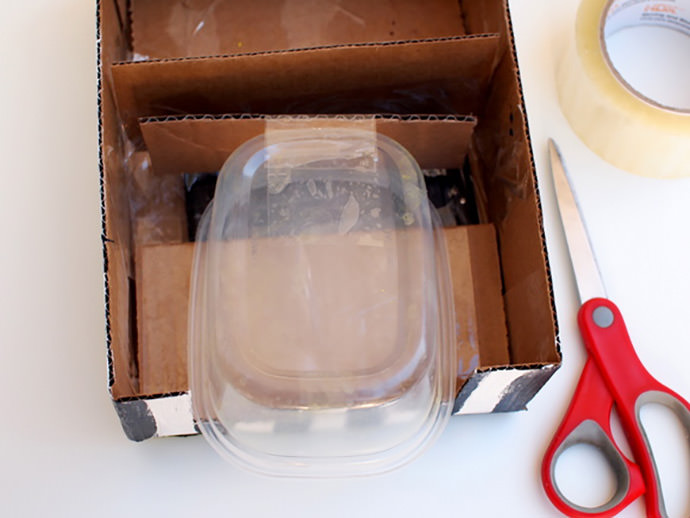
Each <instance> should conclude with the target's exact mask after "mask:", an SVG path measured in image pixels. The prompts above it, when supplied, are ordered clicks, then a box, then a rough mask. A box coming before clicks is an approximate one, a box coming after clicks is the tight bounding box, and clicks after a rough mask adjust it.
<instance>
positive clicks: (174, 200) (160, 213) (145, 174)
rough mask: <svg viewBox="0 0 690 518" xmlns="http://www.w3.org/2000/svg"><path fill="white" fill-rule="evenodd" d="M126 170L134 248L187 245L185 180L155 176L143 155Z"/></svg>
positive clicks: (136, 155)
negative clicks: (185, 243)
mask: <svg viewBox="0 0 690 518" xmlns="http://www.w3.org/2000/svg"><path fill="white" fill-rule="evenodd" d="M126 166H127V178H128V180H129V181H128V190H129V201H130V211H131V217H132V239H133V244H134V247H135V248H136V247H139V246H146V245H155V244H166V243H167V244H173V243H182V242H185V241H188V238H189V235H188V231H187V221H186V217H185V198H184V188H183V179H182V178H181V177H179V176H173V175H158V174H156V172H155V171H154V170H153V168H152V167H151V161H150V159H149V156H148V153H146V152H144V151H135V152H132V153H130V155H129V159H128V160H127V163H126Z"/></svg>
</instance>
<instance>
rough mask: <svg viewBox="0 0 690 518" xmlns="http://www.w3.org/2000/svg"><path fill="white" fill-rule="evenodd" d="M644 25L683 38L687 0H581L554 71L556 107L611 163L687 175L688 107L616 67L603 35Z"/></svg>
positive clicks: (689, 28)
mask: <svg viewBox="0 0 690 518" xmlns="http://www.w3.org/2000/svg"><path fill="white" fill-rule="evenodd" d="M639 25H652V26H658V27H663V28H667V29H669V30H675V31H679V32H681V33H682V34H684V35H686V36H688V37H690V0H627V1H621V0H583V1H582V2H581V4H580V8H579V10H578V14H577V19H576V23H575V34H574V37H573V38H572V45H571V46H570V48H569V49H568V51H567V53H566V56H565V58H564V59H563V60H561V62H560V66H559V68H558V70H557V86H558V93H559V98H560V103H561V108H562V110H563V113H564V114H565V116H566V118H567V119H568V121H569V122H570V125H571V126H572V128H573V130H574V131H575V133H577V135H578V136H579V137H580V139H581V140H582V141H583V142H584V143H585V144H586V145H587V146H588V147H589V148H590V149H592V150H593V151H594V152H595V153H597V154H598V155H599V156H601V157H602V158H604V159H605V160H606V161H608V162H610V163H611V164H613V165H615V166H617V167H619V168H621V169H625V170H627V171H630V172H633V173H636V174H640V175H644V176H652V177H660V178H674V177H684V176H690V109H685V108H679V107H673V106H668V105H665V104H662V103H661V102H658V101H657V100H654V99H651V98H649V97H647V96H645V95H643V94H642V93H640V92H639V91H638V90H636V89H635V88H634V87H632V86H631V85H630V84H629V83H628V82H627V81H626V80H625V79H624V78H623V77H622V76H621V74H620V73H619V72H618V70H616V67H615V66H614V64H613V63H612V60H611V57H610V55H609V53H608V50H607V47H606V39H607V38H608V37H610V36H611V35H612V34H615V33H616V32H618V31H619V30H622V29H624V28H628V27H634V26H639Z"/></svg>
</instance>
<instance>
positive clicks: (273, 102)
mask: <svg viewBox="0 0 690 518" xmlns="http://www.w3.org/2000/svg"><path fill="white" fill-rule="evenodd" d="M148 1H149V2H150V3H149V4H147V6H148V8H149V11H148V14H147V15H146V16H144V15H143V14H142V13H143V11H139V9H142V7H141V5H144V4H146V3H147V0H132V1H130V2H127V1H125V0H100V1H98V45H99V49H98V57H99V136H100V140H99V146H100V149H99V151H100V154H99V166H100V174H101V181H102V189H101V201H102V207H103V208H102V210H103V212H102V214H103V243H104V269H105V282H106V317H107V343H108V358H109V362H108V368H109V385H110V390H111V393H112V396H113V398H114V400H115V406H116V409H117V411H118V414H119V415H120V418H121V421H122V424H123V428H124V429H125V432H126V433H127V435H128V436H129V437H130V438H132V439H135V440H142V439H145V438H148V437H151V436H154V435H157V434H158V435H168V434H176V433H191V432H190V430H191V431H193V422H192V418H191V414H190V412H189V395H188V394H186V393H180V392H177V391H178V389H179V388H180V385H178V386H174V384H171V385H170V386H169V387H167V386H166V385H167V382H166V381H165V378H161V379H159V381H158V382H157V383H159V384H158V386H157V387H155V388H152V389H151V392H156V394H152V393H150V392H147V394H144V393H143V392H142V391H141V387H140V382H141V383H144V384H145V383H146V381H145V380H140V372H139V370H140V365H139V364H140V359H141V363H142V364H146V360H144V359H143V358H145V357H146V355H147V354H148V353H146V352H145V349H146V346H145V345H143V344H142V343H140V342H141V341H147V340H148V338H147V339H145V340H144V339H143V338H140V337H141V336H142V334H141V333H142V330H141V328H140V326H141V321H142V320H143V317H140V318H139V319H137V314H141V311H140V309H138V308H137V301H136V298H135V296H134V294H135V288H136V291H137V293H139V292H140V291H141V289H142V288H143V289H145V290H147V292H149V291H150V289H151V283H150V282H148V281H144V282H143V284H142V286H139V282H140V278H149V279H150V278H151V276H152V275H156V274H157V273H161V270H156V272H154V273H152V274H144V273H139V274H137V271H141V268H142V265H141V264H139V261H138V260H136V258H135V257H134V255H135V254H134V250H135V249H136V243H137V242H139V241H140V240H141V238H140V236H141V232H136V228H137V225H140V222H138V221H137V217H135V216H134V214H133V212H132V210H131V206H130V188H131V177H130V173H131V168H132V160H131V157H132V156H133V152H134V151H135V150H136V149H138V150H139V151H144V152H147V151H148V149H146V147H147V145H148V143H146V142H144V141H140V140H139V139H138V137H140V136H141V133H140V132H139V124H138V122H139V119H140V118H142V117H144V118H146V117H161V116H167V115H174V116H175V117H179V118H183V119H184V118H185V117H188V116H195V115H200V114H210V115H212V116H220V118H222V114H224V113H238V114H240V113H241V114H247V113H270V114H281V113H286V114H290V113H308V114H319V113H324V114H334V113H371V114H386V113H396V114H399V115H403V116H404V115H409V114H412V113H417V114H439V113H440V114H452V115H455V116H459V117H460V118H462V117H463V116H470V115H471V116H473V117H475V118H476V119H477V124H476V127H475V128H474V132H473V133H472V136H471V139H470V146H469V153H468V158H469V165H470V168H471V170H472V174H473V176H474V180H475V182H474V183H475V187H476V189H477V198H478V203H479V208H480V213H481V221H483V222H485V223H487V224H489V225H490V226H489V227H486V228H488V229H489V230H487V231H485V232H489V233H491V234H492V239H493V232H494V231H495V234H496V235H495V238H496V241H497V246H495V247H494V245H493V241H492V239H488V238H486V236H484V237H481V236H480V237H477V236H479V235H480V234H478V233H477V232H476V231H474V230H472V231H469V233H470V234H472V237H471V238H469V237H468V239H470V240H471V242H469V241H468V243H469V244H468V246H469V248H470V250H471V254H470V256H471V257H470V267H471V268H470V269H472V273H471V275H469V276H468V277H466V278H465V281H466V282H469V281H470V280H471V281H472V285H473V286H480V285H484V283H485V282H489V283H490V284H491V283H494V282H495V281H496V279H498V280H500V282H501V284H502V290H503V296H502V297H500V298H499V297H498V296H496V297H493V296H487V294H486V293H485V292H484V291H483V290H475V289H474V288H473V291H474V292H475V296H474V305H475V308H476V312H475V315H476V318H475V320H476V322H477V326H478V327H477V334H478V336H479V337H480V341H481V342H486V341H487V340H488V341H492V340H493V339H494V338H496V339H498V338H500V336H505V334H504V333H506V332H507V339H508V344H509V345H508V347H509V350H508V359H507V360H506V356H505V350H503V351H502V350H501V348H500V347H499V348H497V349H490V350H489V352H488V353H483V354H481V355H480V356H481V359H480V362H479V363H478V364H477V365H476V366H475V365H469V363H470V362H468V365H467V368H468V371H467V372H468V373H469V378H468V379H467V382H465V383H464V385H463V386H462V387H461V391H460V394H459V396H458V399H457V400H456V410H457V411H463V409H462V408H461V407H462V406H463V405H465V406H469V407H471V409H470V410H468V411H483V412H485V411H506V410H517V409H520V408H524V405H525V404H526V402H528V401H529V400H530V399H531V398H532V396H533V395H534V394H535V393H536V391H537V390H538V389H539V388H540V387H541V386H542V385H543V383H545V382H546V380H548V378H549V377H550V376H551V375H552V374H553V372H554V371H555V369H556V368H557V367H558V365H559V363H560V351H559V349H558V345H557V341H556V320H555V309H554V304H553V300H552V297H551V282H550V275H549V270H548V263H547V257H546V250H545V247H544V236H543V226H542V221H541V208H540V202H539V193H538V186H537V183H536V175H535V173H534V164H533V161H532V155H531V149H530V144H529V136H528V131H527V126H526V117H525V113H524V110H525V106H524V102H523V99H522V94H521V89H520V83H519V72H518V69H517V62H516V57H515V48H514V42H513V37H512V30H511V27H510V19H509V13H508V9H507V3H506V1H505V0H484V1H470V0H464V1H460V2H458V4H455V2H450V1H446V0H437V1H433V2H431V1H430V2H422V1H419V2H413V1H412V0H392V1H393V2H395V10H396V18H395V20H396V24H398V23H399V24H401V26H404V27H405V28H404V29H401V32H395V31H394V34H393V35H390V34H389V38H390V39H389V38H385V29H386V28H388V26H387V25H386V23H387V22H386V16H387V15H386V14H385V13H386V12H387V11H386V9H388V7H387V6H388V5H392V4H391V3H390V2H364V1H363V0H361V1H357V0H348V1H343V2H339V3H340V4H341V5H345V6H346V7H347V8H348V12H349V13H350V14H352V13H355V14H356V16H359V17H361V18H362V19H363V20H365V21H369V20H371V22H370V23H368V24H367V23H365V24H364V25H362V30H361V32H360V31H359V29H355V26H354V25H353V24H351V23H350V22H347V24H346V25H349V28H348V29H347V30H345V29H343V31H344V32H342V33H338V32H337V31H336V32H333V31H332V30H331V28H329V25H328V23H327V22H324V12H323V11H322V10H321V9H319V8H318V7H314V8H313V9H310V10H309V12H306V11H307V10H304V11H305V12H304V18H300V19H299V20H297V19H294V20H292V22H290V23H293V22H294V24H295V25H294V26H295V27H299V28H300V30H303V29H305V28H308V29H307V30H306V31H305V32H306V33H308V34H309V38H311V39H309V40H305V41H306V43H305V45H309V46H311V45H312V44H313V45H315V46H316V47H318V48H312V49H310V50H296V49H295V48H294V45H295V44H294V43H291V41H290V40H289V39H286V38H285V35H284V34H283V33H282V32H281V31H282V29H278V28H277V27H276V25H275V22H273V24H272V25H271V24H263V22H264V20H268V19H271V16H274V12H273V10H275V9H277V7H276V6H277V5H278V4H279V3H280V2H279V0H255V1H253V2H241V1H240V2H238V1H235V2H228V4H227V6H226V7H228V8H230V9H233V8H234V7H235V6H237V7H239V6H242V11H241V12H242V13H244V14H246V15H247V16H249V15H250V14H251V13H252V12H253V13H263V15H264V16H257V17H256V18H252V23H251V24H249V22H243V24H246V26H247V27H250V26H251V27H252V31H255V32H256V33H260V34H261V35H262V39H261V40H260V41H259V40H253V41H249V40H247V41H245V39H246V38H244V37H243V38H242V40H241V41H242V42H243V44H242V45H243V46H242V47H241V48H239V49H232V50H231V47H232V45H237V41H235V40H233V36H232V34H229V35H228V39H227V40H226V41H225V42H224V43H223V44H222V46H225V47H224V48H225V50H222V52H224V53H226V54H227V55H222V56H214V57H209V58H189V57H185V56H191V55H193V54H195V53H197V50H198V47H197V48H196V49H195V48H194V47H193V46H191V47H190V46H189V45H187V44H185V45H183V46H182V47H179V46H178V47H177V50H175V49H172V50H169V53H168V54H165V53H162V54H160V57H165V59H161V60H151V61H141V62H136V63H134V62H131V59H133V58H136V59H142V58H145V56H143V55H142V54H144V53H145V52H143V51H146V52H151V53H152V54H153V53H154V51H155V49H156V48H159V49H161V48H164V47H166V46H167V48H168V49H171V48H172V47H170V45H171V41H172V40H168V41H163V40H164V38H163V39H158V40H155V35H156V34H158V35H160V34H161V31H159V30H158V28H159V27H160V25H158V26H157V25H156V24H163V25H165V24H166V23H168V22H169V21H171V20H172V19H173V18H174V17H173V18H171V17H167V19H164V17H163V16H161V19H160V20H156V19H155V18H156V16H158V13H159V12H158V9H159V8H160V9H168V10H169V11H172V10H174V9H176V7H175V6H179V5H182V1H181V0H166V5H165V6H162V7H157V6H156V4H157V3H160V1H161V0H148ZM289 1H290V0H284V3H283V4H281V5H285V4H287V3H288V2H289ZM197 2H200V3H203V0H190V2H185V5H191V6H195V5H199V3H197ZM330 4H331V3H330V2H328V1H327V0H323V2H319V5H321V6H325V5H330ZM451 4H455V5H459V8H458V14H457V16H456V15H455V14H453V15H450V14H448V11H444V9H455V7H454V6H453V5H451ZM218 5H220V3H219V4H218ZM126 6H128V7H129V8H130V9H131V11H130V12H129V13H128V12H127V11H126V9H125V7H126ZM269 7H271V9H272V11H271V12H270V13H268V14H267V11H266V10H267V9H268V8H269ZM154 8H155V10H154ZM281 9H282V8H281ZM359 9H362V11H359ZM453 12H455V11H453ZM381 13H383V14H381ZM440 13H445V14H440ZM244 14H243V15H244ZM341 14H342V15H343V16H349V15H348V14H346V13H341ZM341 14H337V15H336V16H341ZM252 16H253V15H252ZM350 18H351V19H353V18H352V17H350ZM177 20H178V21H177V22H174V23H173V26H170V24H168V27H167V29H168V31H172V32H170V33H171V34H176V37H175V42H173V43H174V44H178V45H179V42H180V41H181V39H180V38H181V37H178V36H177V34H179V31H178V29H180V23H179V19H177ZM247 20H248V19H247ZM376 20H378V21H376ZM403 20H407V21H404V22H403ZM458 20H459V23H458V24H457V25H456V22H457V21H458ZM353 21H354V19H353ZM392 21H393V19H391V23H392ZM131 22H133V23H134V25H135V26H134V28H133V27H132V25H131ZM176 23H177V26H175V24H176ZM207 23H209V25H208V27H212V26H213V23H212V22H211V21H208V20H207ZM149 24H153V25H150V26H149ZM415 25H416V26H418V27H420V29H419V30H420V31H421V30H422V29H421V28H422V27H424V31H426V30H427V29H428V30H429V31H430V32H420V34H419V36H417V37H414V36H413V35H411V34H410V33H409V32H405V31H414V30H415ZM454 27H456V28H454ZM325 29H329V30H325ZM389 32H390V31H389ZM273 34H275V37H276V39H275V40H272V39H271V38H272V35H273ZM400 35H403V36H400ZM263 36H266V37H265V38H264V37H263ZM399 37H400V38H401V39H402V38H403V37H404V38H407V39H406V40H405V41H393V40H397V39H398V38H399ZM281 38H283V39H281ZM426 38H429V39H426ZM147 40H149V41H147ZM200 41H201V40H200ZM212 44H213V43H212V42H211V41H210V40H206V42H204V43H203V45H201V48H202V49H204V48H206V49H210V47H208V45H212ZM245 45H246V46H245ZM297 46H300V45H297ZM180 48H182V49H183V50H184V52H179V53H178V51H179V50H180ZM219 48H221V47H219ZM147 49H148V50H147ZM247 49H252V50H251V51H250V52H248V53H247ZM132 51H134V52H138V53H139V55H136V54H132ZM156 52H157V51H156ZM166 52H167V51H166ZM238 52H244V53H243V54H237V53H238ZM204 53H205V52H204ZM176 54H177V55H176ZM128 60H130V61H128ZM194 118H195V117H191V118H190V119H188V120H192V119H194ZM149 122H154V121H149ZM157 122H161V123H163V122H165V123H166V124H167V123H168V122H169V121H163V120H158V121H157ZM147 124H148V122H147V123H144V124H143V127H144V128H146V125H147ZM125 126H126V127H127V128H128V130H129V133H128V135H129V137H130V138H127V137H126V134H125V133H124V132H123V131H122V128H123V127H125ZM158 129H161V128H158ZM195 132H196V130H195ZM458 142H459V144H462V143H461V142H460V140H459V141H458ZM166 146H168V147H169V144H166ZM458 147H459V148H460V147H462V146H461V145H459V146H458ZM423 148H424V149H425V150H426V149H430V148H429V147H428V146H426V145H425V146H423ZM459 155H460V153H459ZM429 156H433V154H432V155H429ZM213 160H214V162H213V163H217V162H218V161H219V160H220V158H219V156H216V157H215V158H213ZM159 161H160V156H159V158H158V159H156V160H155V161H154V162H156V164H158V162H159ZM161 163H162V162H161ZM156 167H158V165H156ZM156 167H154V169H153V170H152V173H153V174H154V175H158V174H159V172H158V171H156ZM161 167H162V166H161ZM161 171H163V169H161ZM178 211H179V209H178ZM178 216H179V214H178ZM460 233H462V232H460ZM468 236H469V234H468ZM449 239H450V238H449ZM487 239H488V240H487ZM175 246H188V245H173V244H170V243H168V244H163V245H161V247H162V248H166V247H175ZM492 247H493V248H492ZM492 250H493V254H492V253H491V252H492ZM137 254H138V255H140V253H139V252H137ZM487 254H488V255H487ZM489 255H493V259H492V258H491V257H488V256H489ZM496 256H497V258H496ZM164 259H165V258H164V257H162V258H159V260H160V261H163V262H161V265H163V264H164ZM450 259H451V264H452V263H453V260H454V257H451V258H450ZM485 261H486V262H488V263H490V264H496V263H497V264H498V266H499V267H500V272H498V271H497V270H496V269H495V268H493V267H491V268H481V267H480V268H478V269H477V268H475V266H476V265H482V264H484V262H485ZM144 262H146V260H144ZM161 267H162V266H161ZM152 269H155V268H152ZM453 271H454V274H453V275H454V282H455V280H456V277H457V273H456V272H457V271H458V269H457V267H456V268H455V269H454V270H453ZM464 271H465V272H467V271H469V270H467V269H465V270H464ZM487 272H488V273H487ZM491 272H493V273H491ZM483 276H488V277H490V279H489V280H482V279H483ZM470 277H471V278H470ZM147 282H148V284H147ZM161 289H162V288H161ZM183 289H184V287H180V288H179V289H178V290H175V291H176V293H178V292H180V291H183ZM170 296H172V295H170ZM159 297H161V298H166V297H163V296H160V295H159ZM167 298H168V299H169V297H167ZM497 302H500V304H499V305H500V306H505V320H502V319H501V318H496V319H494V318H492V317H489V314H490V312H491V311H492V310H490V309H485V310H481V309H479V308H480V307H483V306H484V305H486V304H488V305H489V306H492V305H494V304H497ZM485 317H486V318H485ZM466 329H468V330H469V329H470V328H469V327H467V328H466ZM494 335H495V336H494ZM492 337H494V338H492ZM482 350H484V349H483V348H482ZM470 356H471V355H470ZM461 370H462V365H461ZM496 372H498V373H510V374H511V376H512V379H514V380H515V382H514V383H512V384H511V385H510V386H507V385H505V384H504V385H500V383H499V384H498V385H496V387H495V389H496V392H495V394H493V396H494V399H495V401H494V402H493V403H492V402H487V401H485V400H483V399H482V398H483V397H484V392H483V391H481V390H476V389H477V387H480V388H481V386H482V384H484V385H486V383H485V381H487V380H490V379H492V374H494V373H496ZM499 378H500V376H499V377H498V378H494V380H497V379H498V380H499V381H500V379H499ZM463 379H464V378H463ZM161 380H162V381H161ZM492 383H494V384H495V383H496V382H495V381H494V382H492ZM480 392H482V394H479V393H480ZM473 399H474V401H473ZM157 400H161V402H163V401H168V400H169V401H170V404H169V405H164V404H161V405H154V403H153V402H154V401H157ZM467 401H470V402H471V403H472V404H471V405H467V404H466V403H467ZM171 412H172V414H171ZM173 414H174V418H172V419H171V415H173ZM159 417H160V422H158V421H159ZM163 422H165V423H171V422H174V423H186V424H180V425H179V426H178V425H174V426H173V425H169V424H168V425H166V426H163V427H162V425H161V423H163Z"/></svg>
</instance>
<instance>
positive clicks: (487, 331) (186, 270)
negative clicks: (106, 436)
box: [137, 225, 509, 395]
mask: <svg viewBox="0 0 690 518" xmlns="http://www.w3.org/2000/svg"><path fill="white" fill-rule="evenodd" d="M443 232H444V234H445V239H446V243H447V247H448V257H449V263H450V268H451V275H452V282H453V298H454V302H455V306H456V314H457V315H458V316H457V317H456V318H458V320H457V322H456V326H455V327H456V329H457V335H456V357H457V365H458V371H457V376H458V381H457V387H458V389H459V388H460V387H461V386H462V384H463V383H464V382H465V381H466V380H467V378H468V377H469V376H470V375H471V374H472V372H474V369H475V368H476V367H481V366H491V365H495V364H496V363H499V364H500V363H507V362H508V361H509V356H508V343H507V335H506V331H505V327H503V326H501V325H500V324H501V322H503V321H504V313H503V298H502V296H501V279H500V269H499V263H498V257H497V255H496V242H495V233H494V229H493V227H492V226H491V225H469V226H463V227H453V228H446V229H444V231H443ZM193 249H194V244H193V243H182V244H178V245H150V246H143V247H140V248H139V249H138V252H137V264H138V276H137V277H138V278H139V279H140V281H139V282H138V283H137V311H138V321H139V325H138V327H139V346H140V347H139V351H140V352H139V378H140V392H141V394H143V395H153V394H161V393H169V392H183V391H186V390H188V388H189V387H188V378H187V323H188V304H189V298H188V293H189V287H190V272H191V271H192V257H193Z"/></svg>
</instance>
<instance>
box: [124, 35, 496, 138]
mask: <svg viewBox="0 0 690 518" xmlns="http://www.w3.org/2000/svg"><path fill="white" fill-rule="evenodd" d="M498 40H499V38H498V36H496V35H490V34H489V35H478V36H468V37H458V38H448V39H442V40H423V41H416V42H410V41H406V42H393V43H389V44H385V45H379V44H361V45H351V46H342V47H320V48H313V49H303V50H294V51H280V52H268V53H260V54H239V55H234V56H219V57H209V58H188V59H173V60H161V61H141V62H133V63H119V64H115V65H113V68H112V73H113V81H114V88H115V93H116V98H117V103H118V108H119V110H120V115H121V117H122V118H123V119H124V122H125V126H126V129H127V131H128V133H129V135H130V136H132V137H134V136H138V135H139V129H138V124H137V120H138V119H139V118H141V117H151V116H160V115H174V114H179V113H190V114H194V113H207V114H221V113H275V114H294V113H314V114H318V113H450V114H456V113H460V114H472V113H477V112H478V111H479V110H480V109H481V106H482V98H483V96H484V92H485V91H486V88H487V85H488V82H489V80H490V78H491V75H492V73H493V66H494V63H495V57H496V54H497V52H498ZM199 85H203V88H199Z"/></svg>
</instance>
